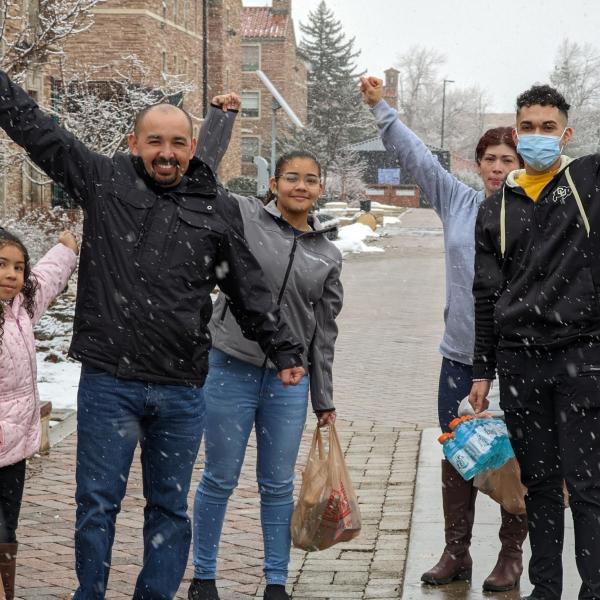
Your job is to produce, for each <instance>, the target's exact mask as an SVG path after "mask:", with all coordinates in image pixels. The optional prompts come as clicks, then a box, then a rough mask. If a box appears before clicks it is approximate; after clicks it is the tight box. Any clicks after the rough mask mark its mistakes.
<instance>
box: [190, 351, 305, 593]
mask: <svg viewBox="0 0 600 600" xmlns="http://www.w3.org/2000/svg"><path fill="white" fill-rule="evenodd" d="M209 365H210V368H209V371H208V378H207V380H206V384H205V386H204V395H205V399H206V426H205V432H204V434H205V446H206V461H205V465H204V474H203V476H202V480H201V482H200V484H199V485H198V489H197V490H196V499H195V502H194V577H195V578H197V579H215V578H216V571H217V553H218V550H219V539H220V537H221V530H222V528H223V520H224V518H225V510H226V508H227V501H228V499H229V496H231V493H232V492H233V490H234V489H235V487H236V486H237V483H238V479H239V476H240V471H241V469H242V463H243V462H244V454H245V452H246V446H247V444H248V438H249V437H250V432H251V431H252V426H253V425H255V426H256V442H257V453H258V457H257V465H256V477H257V480H258V489H259V491H260V517H261V524H262V531H263V541H264V548H265V560H264V570H265V576H266V579H267V583H272V584H280V585H285V583H286V580H287V573H288V563H289V559H290V546H291V538H290V521H291V517H292V511H293V508H294V498H293V491H294V466H295V464H296V458H297V457H298V449H299V448H300V441H301V439H302V431H303V429H304V423H305V421H306V406H307V399H308V377H304V378H303V380H302V381H301V382H300V383H299V384H298V385H297V386H290V387H288V388H284V387H283V385H282V384H281V382H280V381H279V379H278V378H277V374H276V373H275V371H273V370H271V369H263V368H260V367H255V366H253V365H251V364H249V363H247V362H244V361H241V360H237V359H235V358H233V357H232V356H229V355H227V354H225V353H224V352H221V351H219V350H215V349H213V350H211V352H210V357H209Z"/></svg>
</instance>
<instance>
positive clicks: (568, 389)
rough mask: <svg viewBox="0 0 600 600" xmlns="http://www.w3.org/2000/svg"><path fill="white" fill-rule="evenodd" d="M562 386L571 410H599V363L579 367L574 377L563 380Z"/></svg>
mask: <svg viewBox="0 0 600 600" xmlns="http://www.w3.org/2000/svg"><path fill="white" fill-rule="evenodd" d="M564 385H565V394H566V396H567V398H568V402H569V406H570V409H571V410H573V411H575V412H581V411H585V410H589V409H596V410H598V409H600V363H594V364H583V365H580V366H579V367H577V374H576V375H575V376H567V377H566V378H565V384H564Z"/></svg>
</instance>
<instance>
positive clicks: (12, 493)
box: [0, 460, 26, 544]
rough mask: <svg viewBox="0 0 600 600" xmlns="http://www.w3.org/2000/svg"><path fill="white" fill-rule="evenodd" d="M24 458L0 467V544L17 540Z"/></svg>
mask: <svg viewBox="0 0 600 600" xmlns="http://www.w3.org/2000/svg"><path fill="white" fill-rule="evenodd" d="M25 464H26V463H25V460H22V461H20V462H18V463H15V464H14V465H8V466H6V467H0V544H14V543H15V542H16V541H17V536H16V532H17V525H18V522H19V513H20V512H21V502H22V500H23V488H24V487H25Z"/></svg>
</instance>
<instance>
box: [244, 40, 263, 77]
mask: <svg viewBox="0 0 600 600" xmlns="http://www.w3.org/2000/svg"><path fill="white" fill-rule="evenodd" d="M258 69H260V46H258V45H257V44H252V45H243V46H242V71H256V70H258Z"/></svg>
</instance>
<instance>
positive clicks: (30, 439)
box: [0, 244, 77, 467]
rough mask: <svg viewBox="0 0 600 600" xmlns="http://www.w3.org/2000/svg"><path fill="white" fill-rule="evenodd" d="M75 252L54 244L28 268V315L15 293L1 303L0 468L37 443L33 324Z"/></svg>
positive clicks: (56, 290) (69, 267)
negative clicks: (31, 287)
mask: <svg viewBox="0 0 600 600" xmlns="http://www.w3.org/2000/svg"><path fill="white" fill-rule="evenodd" d="M76 265H77V256H76V255H75V253H74V252H73V251H72V250H70V249H69V248H67V247H66V246H64V245H63V244H57V245H56V246H54V248H52V249H51V250H50V251H49V252H48V253H47V254H46V255H45V256H44V257H43V258H42V259H41V260H40V261H39V262H38V263H37V265H35V267H34V268H33V269H32V271H33V273H34V274H35V276H36V277H37V280H38V284H39V285H38V290H37V293H36V296H35V314H34V315H33V319H30V318H29V315H28V314H27V311H26V310H25V307H24V306H23V296H22V295H21V294H19V295H18V296H17V297H16V298H15V299H14V300H13V302H12V305H11V304H5V305H4V327H3V329H4V334H3V336H2V346H0V467H5V466H7V465H12V464H14V463H17V462H19V461H20V460H23V459H24V458H27V457H28V456H31V455H32V454H34V453H35V452H37V451H38V449H39V447H40V437H41V428H40V411H39V394H38V389H37V381H36V379H37V366H36V362H35V340H34V337H33V326H34V325H35V324H36V323H37V322H38V321H39V320H40V318H41V316H42V315H43V314H44V311H45V310H46V309H47V308H48V305H49V304H50V302H52V300H54V298H55V297H56V296H57V294H59V293H60V292H61V291H62V290H63V289H64V288H65V286H66V284H67V280H68V279H69V277H70V276H71V274H72V273H73V271H74V270H75V266H76Z"/></svg>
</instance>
